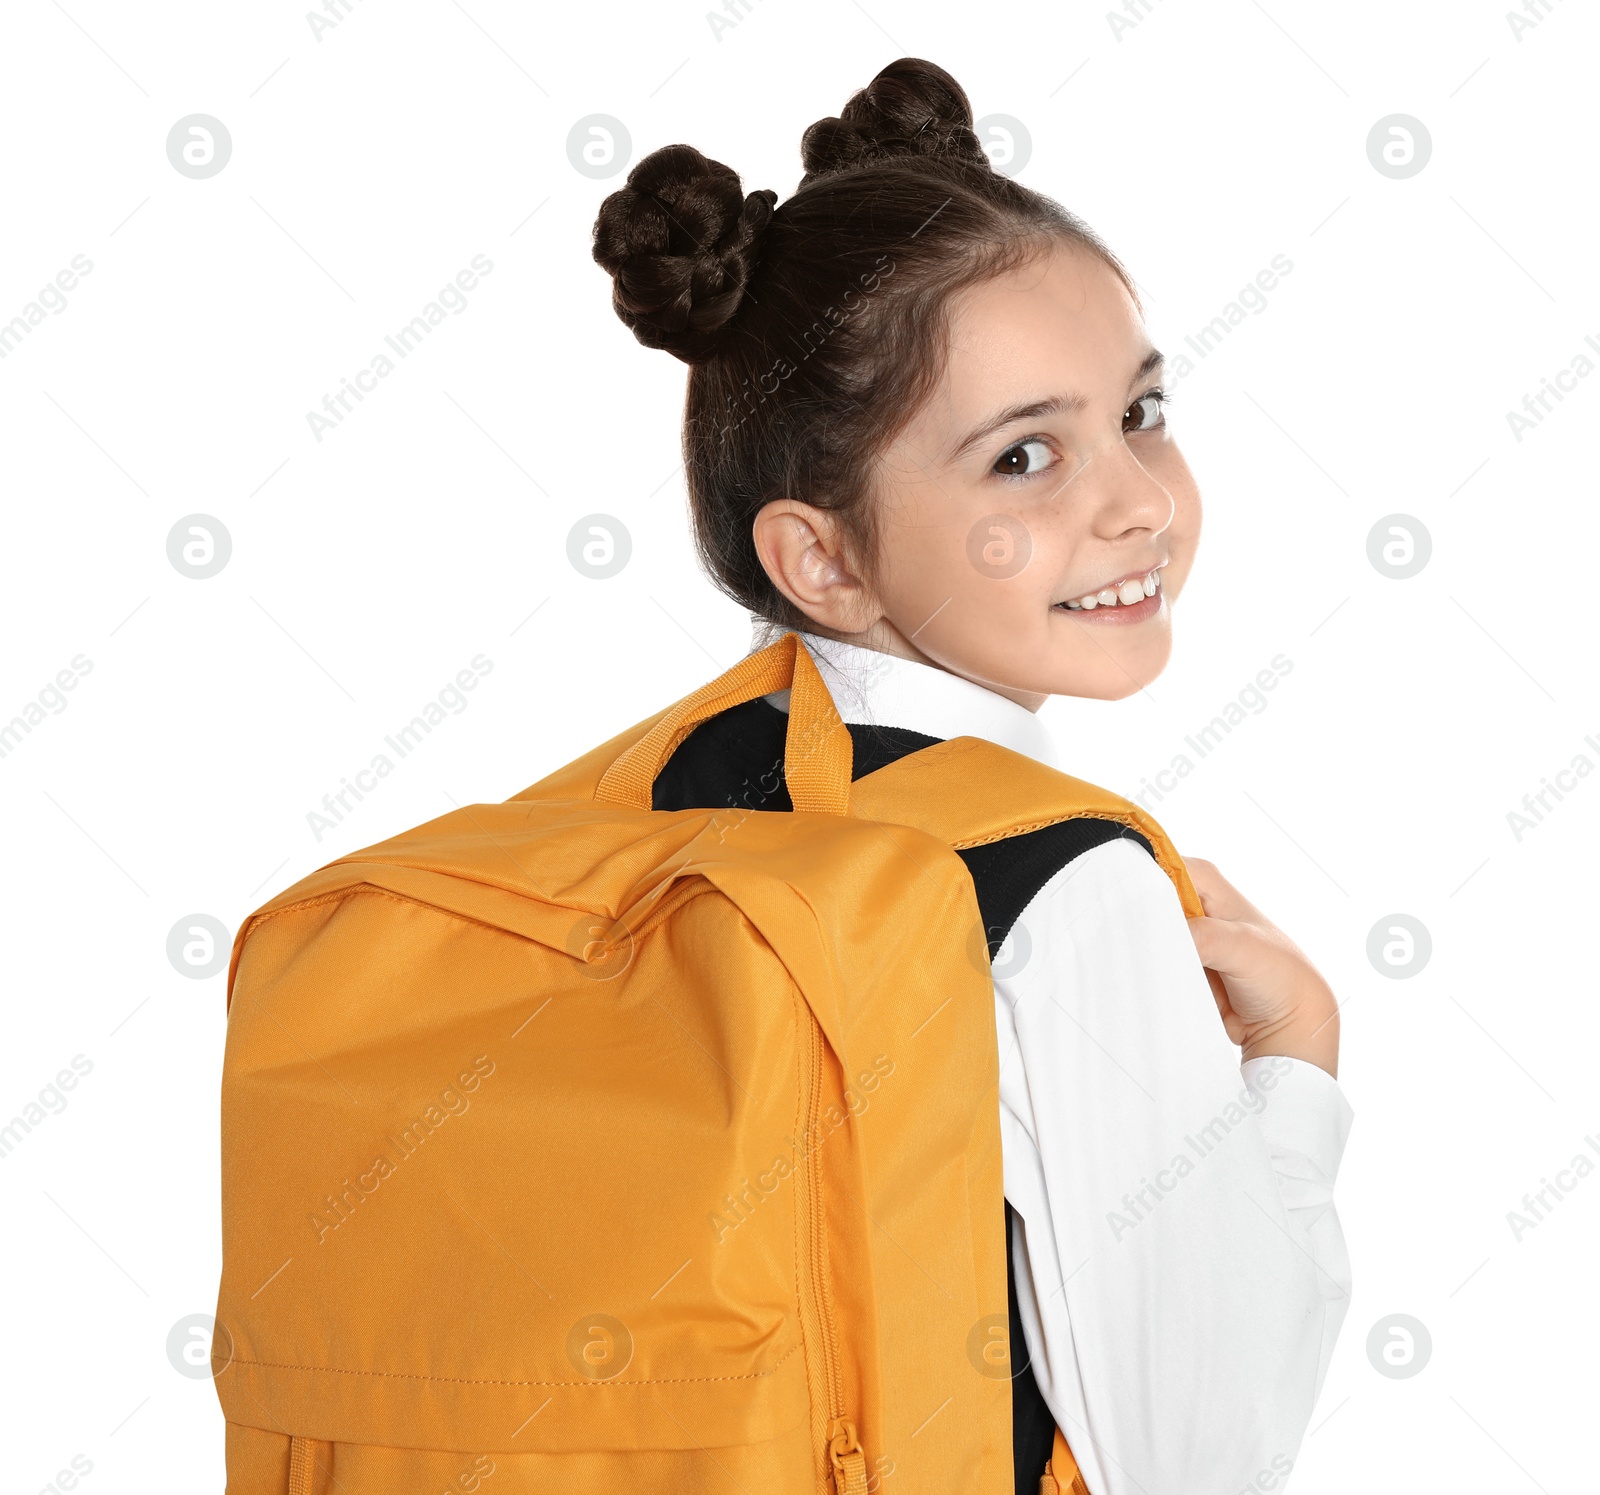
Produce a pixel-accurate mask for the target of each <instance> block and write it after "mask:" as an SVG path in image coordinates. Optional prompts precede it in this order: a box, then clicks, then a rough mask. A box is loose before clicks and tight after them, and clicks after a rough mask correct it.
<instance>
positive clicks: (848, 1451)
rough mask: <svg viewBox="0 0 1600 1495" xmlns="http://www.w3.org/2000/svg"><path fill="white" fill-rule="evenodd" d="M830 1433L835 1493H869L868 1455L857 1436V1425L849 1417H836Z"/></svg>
mask: <svg viewBox="0 0 1600 1495" xmlns="http://www.w3.org/2000/svg"><path fill="white" fill-rule="evenodd" d="M829 1434H830V1436H829V1439H828V1458H829V1459H830V1460H831V1461H832V1463H833V1489H834V1495H867V1455H866V1451H865V1450H864V1449H863V1448H862V1447H861V1440H860V1439H859V1438H858V1437H856V1425H855V1424H854V1423H853V1422H851V1421H850V1420H849V1418H847V1417H835V1418H834V1419H833V1423H832V1425H831V1426H830V1428H829Z"/></svg>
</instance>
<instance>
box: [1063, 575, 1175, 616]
mask: <svg viewBox="0 0 1600 1495" xmlns="http://www.w3.org/2000/svg"><path fill="white" fill-rule="evenodd" d="M1160 590H1161V567H1159V566H1157V567H1156V569H1155V570H1154V571H1144V572H1139V573H1136V574H1135V575H1133V576H1125V577H1123V578H1122V579H1121V580H1120V581H1113V582H1110V583H1108V584H1107V585H1106V586H1103V587H1101V588H1100V590H1099V591H1097V592H1089V593H1086V594H1085V595H1084V596H1082V597H1074V598H1072V599H1071V601H1069V602H1057V603H1055V604H1054V605H1055V606H1056V607H1060V608H1067V609H1069V610H1071V611H1073V612H1092V611H1094V610H1095V609H1096V608H1100V607H1105V608H1116V607H1127V608H1133V607H1137V606H1139V604H1140V603H1143V602H1148V601H1149V600H1150V599H1151V598H1153V597H1154V596H1155V595H1156V594H1157V593H1158V592H1159V591H1160ZM1156 606H1157V607H1159V606H1160V604H1159V603H1157V604H1156ZM1148 611H1151V612H1153V611H1155V608H1154V607H1152V608H1150V609H1148Z"/></svg>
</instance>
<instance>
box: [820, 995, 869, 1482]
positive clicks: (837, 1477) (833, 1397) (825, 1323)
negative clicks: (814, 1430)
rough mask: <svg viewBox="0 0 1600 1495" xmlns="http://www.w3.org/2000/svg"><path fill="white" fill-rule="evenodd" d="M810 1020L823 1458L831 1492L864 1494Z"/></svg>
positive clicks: (863, 1462) (861, 1452)
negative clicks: (838, 1319)
mask: <svg viewBox="0 0 1600 1495" xmlns="http://www.w3.org/2000/svg"><path fill="white" fill-rule="evenodd" d="M806 1014H807V1016H808V1018H809V1019H810V1024H811V1076H810V1079H811V1093H810V1096H809V1097H808V1103H807V1106H806V1132H805V1142H806V1175H807V1177H806V1181H807V1183H808V1185H809V1187H810V1193H811V1211H810V1213H811V1291H812V1294H813V1296H814V1297H815V1300H816V1305H817V1318H818V1322H819V1323H820V1325H821V1332H822V1364H823V1373H824V1378H825V1381H826V1384H827V1398H828V1461H829V1463H830V1464H831V1465H832V1468H833V1488H834V1492H835V1495H866V1491H867V1456H866V1451H865V1450H864V1449H863V1448H862V1447H861V1440H860V1438H859V1437H858V1436H857V1434H856V1426H855V1423H854V1422H853V1421H852V1420H851V1419H850V1418H848V1417H846V1416H845V1415H844V1408H843V1406H842V1393H841V1391H840V1381H841V1376H840V1374H839V1343H838V1336H837V1334H836V1332H835V1328H834V1319H833V1294H832V1292H831V1291H830V1289H829V1286H828V1223H827V1211H826V1209H825V1207H824V1205H823V1200H822V1143H821V1137H820V1126H821V1121H822V1071H823V1060H824V1046H823V1036H822V1025H821V1024H820V1023H818V1022H817V1019H816V1014H815V1013H813V1012H811V1010H810V1009H809V1008H807V1009H806Z"/></svg>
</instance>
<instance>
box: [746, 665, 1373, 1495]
mask: <svg viewBox="0 0 1600 1495" xmlns="http://www.w3.org/2000/svg"><path fill="white" fill-rule="evenodd" d="M801 637H802V639H803V640H804V642H805V644H806V646H807V648H808V649H809V650H810V652H811V654H812V656H813V658H815V659H816V660H817V663H818V666H819V669H820V670H821V673H822V677H823V679H824V680H825V681H826V682H827V684H828V688H829V691H830V693H831V694H832V696H833V699H834V703H835V705H836V706H837V707H838V709H839V714H840V716H842V717H843V718H844V720H845V721H847V722H873V723H876V724H878V725H881V726H890V727H908V728H910V729H912V730H913V731H918V732H923V733H926V734H927V735H929V736H931V737H942V738H948V737H959V736H972V737H982V738H986V739H987V740H989V741H991V742H997V743H999V744H1001V745H1002V746H1003V747H1008V748H1011V749H1013V750H1014V751H1016V752H1019V753H1025V754H1027V755H1028V756H1030V757H1033V758H1036V759H1039V760H1041V761H1043V762H1046V763H1049V764H1051V765H1052V766H1053V767H1065V765H1063V764H1061V763H1059V762H1058V761H1057V755H1056V752H1055V750H1054V747H1053V744H1052V742H1051V739H1050V734H1049V731H1048V729H1047V728H1046V727H1045V725H1044V723H1042V722H1041V721H1040V720H1039V718H1038V716H1037V715H1036V714H1035V713H1033V712H1031V711H1029V710H1027V709H1026V708H1025V707H1023V706H1019V705H1018V704H1017V703H1016V702H1014V701H1011V700H1008V699H1007V698H1006V697H1004V696H1001V695H997V694H996V693H995V692H993V691H990V690H987V689H985V688H984V687H983V686H980V685H975V684H973V683H972V682H971V681H969V680H964V679H962V678H961V677H960V676H957V675H952V674H950V673H948V672H946V671H944V670H940V669H938V668H936V667H934V666H931V665H924V664H919V663H917V662H915V661H912V660H905V659H900V658H897V657H895V656H892V655H887V654H882V653H878V652H876V651H873V650H867V649H861V648H857V647H855V646H854V645H850V644H841V643H838V642H836V641H835V640H832V639H825V638H821V637H818V636H816V635H812V634H802V635H801ZM788 695H789V693H788V692H787V691H778V692H774V693H773V694H772V695H770V696H768V697H767V699H768V700H769V701H770V702H771V703H772V704H773V705H775V706H777V707H779V708H780V709H783V710H787V709H788ZM993 964H994V977H995V980H994V990H995V1022H996V1025H997V1028H998V1033H999V1045H1000V1130H1001V1143H1002V1150H1003V1158H1004V1171H1005V1193H1006V1198H1007V1199H1008V1200H1010V1202H1011V1205H1012V1208H1013V1209H1014V1210H1015V1211H1016V1213H1017V1216H1018V1222H1017V1227H1016V1231H1015V1235H1014V1238H1013V1250H1014V1263H1015V1271H1016V1278H1017V1297H1018V1301H1019V1306H1020V1308H1021V1312H1022V1324H1023V1331H1024V1335H1025V1337H1026V1340H1027V1350H1028V1353H1029V1354H1030V1356H1031V1360H1032V1366H1033V1371H1034V1375H1035V1378H1036V1379H1037V1381H1038V1383H1039V1389H1040V1392H1041V1393H1042V1394H1043V1396H1044V1399H1045V1401H1046V1403H1047V1404H1048V1406H1049V1408H1050V1410H1051V1412H1053V1413H1054V1414H1055V1418H1056V1422H1057V1424H1058V1425H1059V1426H1060V1427H1061V1429H1062V1431H1063V1432H1065V1433H1066V1435H1067V1441H1068V1442H1069V1443H1071V1445H1072V1451H1073V1453H1074V1455H1075V1456H1076V1457H1077V1460H1078V1463H1079V1466H1080V1468H1081V1470H1082V1473H1083V1478H1084V1482H1085V1483H1086V1484H1087V1485H1088V1487H1089V1490H1090V1495H1213V1492H1214V1495H1235V1492H1237V1491H1239V1490H1240V1489H1242V1488H1244V1487H1246V1486H1251V1487H1252V1488H1258V1489H1259V1488H1275V1487H1277V1486H1279V1485H1280V1484H1281V1482H1282V1479H1283V1477H1284V1476H1285V1475H1286V1474H1287V1473H1288V1471H1289V1469H1290V1468H1291V1467H1292V1464H1293V1461H1294V1459H1295V1458H1296V1456H1297V1454H1298V1452H1299V1448H1300V1440H1301V1438H1302V1437H1303V1436H1304V1433H1305V1429H1306V1426H1307V1424H1308V1422H1309V1421H1310V1418H1311V1410H1312V1406H1313V1404H1314V1403H1315V1401H1316V1398H1317V1394H1318V1392H1319V1391H1320V1390H1321V1388H1322V1382H1323V1377H1324V1375H1325V1374H1326V1372H1327V1368H1328V1360H1329V1357H1330V1356H1331V1354H1332V1352H1333V1344H1334V1340H1335V1338H1336V1337H1337V1335H1338V1333H1339V1327H1340V1325H1341V1324H1342V1323H1343V1321H1344V1315H1345V1310H1346V1308H1347V1306H1348V1304H1349V1301H1350V1296H1349V1295H1350V1264H1349V1258H1348V1256H1347V1254H1346V1252H1345V1245H1344V1236H1343V1234H1342V1232H1341V1230H1340V1227H1339V1218H1338V1215H1337V1214H1336V1212H1335V1210H1334V1205H1333V1183H1334V1178H1335V1176H1336V1174H1337V1173H1338V1170H1339V1159H1340V1157H1341V1155H1342V1154H1343V1152H1344V1144H1345V1138H1346V1136H1347V1135H1348V1133H1349V1128H1350V1122H1351V1119H1352V1113H1351V1110H1350V1105H1349V1103H1348V1101H1346V1099H1345V1097H1344V1094H1343V1092H1342V1091H1341V1090H1340V1088H1339V1084H1338V1081H1337V1080H1335V1079H1334V1078H1333V1077H1332V1076H1331V1075H1329V1074H1328V1073H1327V1071H1325V1070H1323V1069H1321V1068H1319V1067H1318V1066H1316V1065H1314V1064H1309V1063H1306V1062H1305V1061H1302V1060H1298V1059H1289V1058H1285V1057H1282V1056H1278V1057H1269V1058H1261V1059H1252V1060H1250V1061H1249V1062H1247V1063H1245V1064H1243V1065H1241V1064H1240V1062H1239V1051H1238V1049H1237V1048H1236V1047H1235V1046H1234V1045H1233V1043H1232V1042H1231V1041H1230V1040H1229V1038H1228V1036H1227V1034H1226V1032H1225V1031H1224V1030H1223V1027H1222V1023H1221V1020H1220V1018H1219V1017H1218V1015H1217V1009H1216V1003H1215V1000H1214V998H1213V997H1212V995H1211V990H1210V987H1209V985H1208V983H1207V981H1206V978H1205V974H1204V972H1203V971H1202V969H1201V966H1200V961H1199V957H1198V956H1197V955H1196V953H1195V949H1194V944H1193V941H1192V940H1191V938H1190V935H1189V928H1188V925H1187V924H1186V922H1185V920H1184V914H1183V909H1182V906H1181V905H1180V903H1179V901H1178V895H1177V891H1176V889H1175V888H1174V887H1173V886H1172V883H1171V882H1170V881H1169V879H1168V878H1167V875H1166V874H1165V873H1164V872H1162V871H1161V869H1160V867H1158V866H1157V864H1156V863H1155V861H1154V860H1153V858H1151V857H1150V855H1149V854H1148V853H1147V852H1146V851H1145V850H1144V849H1143V848H1142V847H1141V846H1139V845H1138V844H1137V843H1136V842H1133V841H1130V840H1127V839H1125V838H1118V839H1115V840H1111V841H1107V842H1106V843H1104V844H1103V845H1100V846H1098V847H1095V848H1094V849H1093V850H1091V851H1087V852H1084V853H1083V854H1081V855H1080V856H1078V857H1077V858H1075V859H1074V860H1073V861H1072V862H1070V863H1069V864H1068V865H1067V866H1066V867H1064V868H1062V869H1061V871H1060V872H1058V873H1057V874H1056V875H1055V876H1054V877H1053V878H1051V879H1050V881H1049V882H1047V883H1046V884H1045V885H1044V887H1043V888H1041V889H1040V890H1039V892H1038V894H1037V895H1036V896H1035V897H1034V898H1033V900H1032V901H1031V902H1030V903H1029V904H1028V906H1027V907H1026V908H1025V909H1024V910H1023V913H1022V915H1021V917H1020V918H1019V919H1018V921H1017V923H1016V925H1015V926H1013V929H1012V933H1011V935H1010V936H1009V938H1008V939H1007V940H1006V942H1005V944H1004V946H1002V947H1001V949H1000V950H999V951H998V952H996V955H995V958H994V963H993ZM1020 1349H1021V1347H1020V1346H1014V1347H1013V1355H1014V1356H1017V1357H1018V1359H1019V1360H1020V1353H1019V1352H1020ZM1263 1475H1265V1476H1266V1477H1267V1481H1268V1482H1267V1483H1266V1484H1264V1485H1263V1484H1254V1485H1252V1482H1253V1481H1256V1480H1257V1477H1258V1476H1263Z"/></svg>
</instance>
